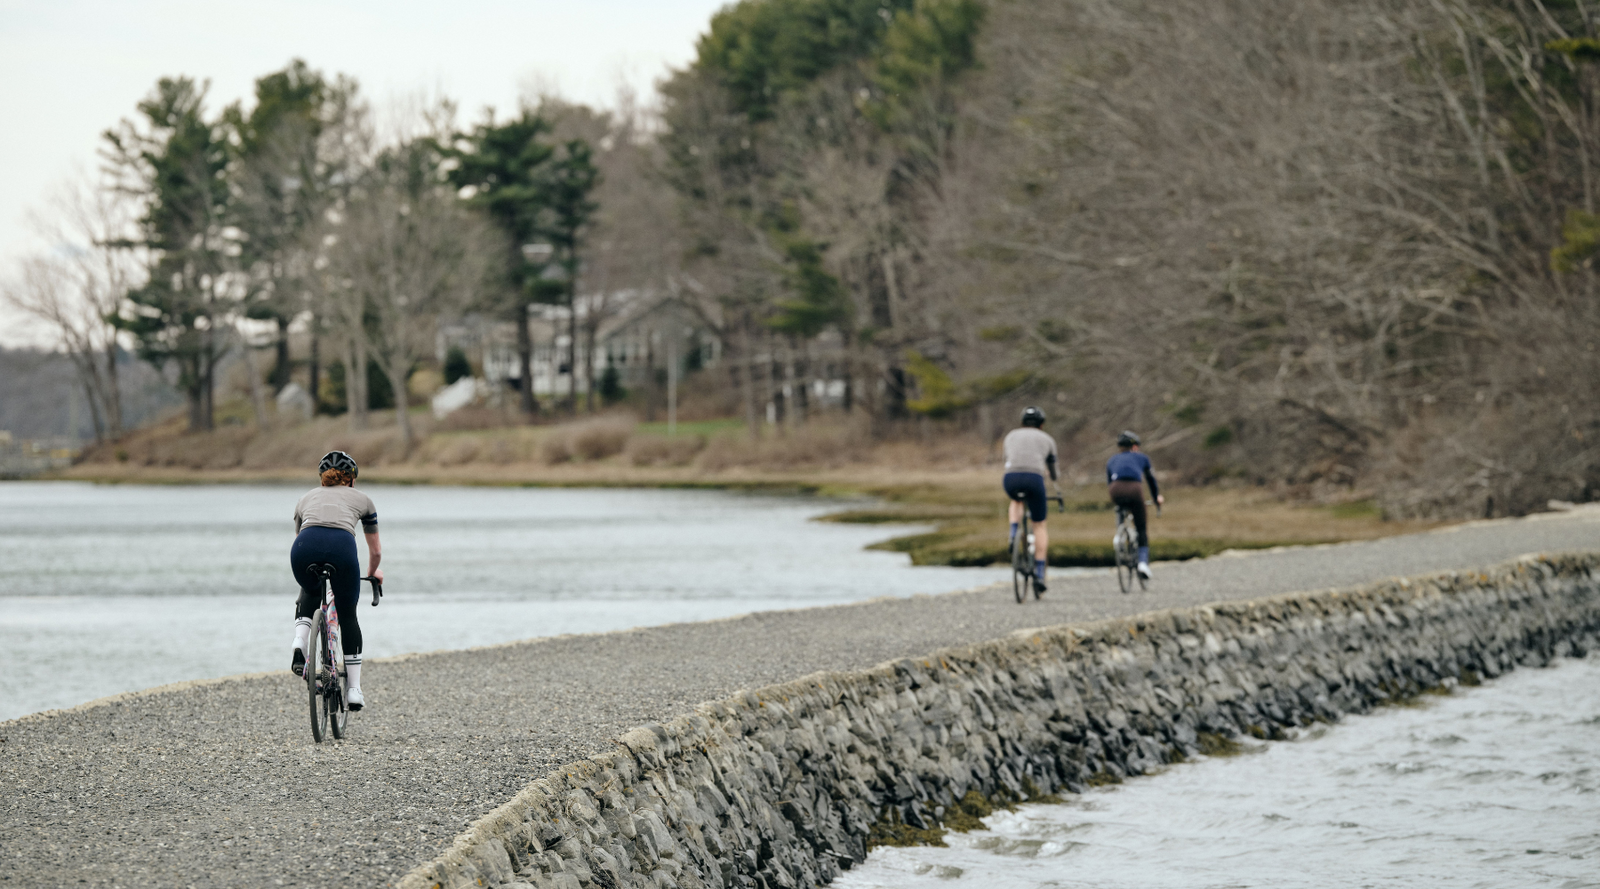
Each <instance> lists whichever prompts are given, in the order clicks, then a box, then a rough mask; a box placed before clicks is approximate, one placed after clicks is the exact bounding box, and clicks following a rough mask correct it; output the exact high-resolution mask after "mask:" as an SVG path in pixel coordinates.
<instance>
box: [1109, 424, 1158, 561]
mask: <svg viewBox="0 0 1600 889" xmlns="http://www.w3.org/2000/svg"><path fill="white" fill-rule="evenodd" d="M1145 482H1149V483H1150V496H1151V497H1152V498H1154V499H1155V501H1156V503H1158V504H1161V503H1166V502H1167V501H1166V498H1164V497H1162V496H1161V488H1160V487H1159V486H1158V485H1157V484H1156V474H1155V473H1154V472H1152V471H1151V469H1150V458H1149V457H1146V456H1145V455H1144V453H1143V452H1142V451H1140V450H1139V436H1137V435H1134V434H1133V433H1132V432H1124V433H1122V434H1121V435H1119V436H1117V453H1116V454H1113V455H1112V457H1111V459H1110V460H1107V461H1106V485H1107V486H1108V490H1109V492H1110V494H1111V502H1112V503H1114V504H1116V505H1117V506H1120V507H1122V508H1123V509H1125V510H1127V511H1128V512H1131V513H1133V523H1134V526H1135V527H1136V528H1137V529H1138V531H1139V575H1140V576H1141V577H1144V578H1145V579H1146V580H1148V579H1149V578H1150V532H1149V529H1148V516H1146V514H1145V511H1144V484H1145Z"/></svg>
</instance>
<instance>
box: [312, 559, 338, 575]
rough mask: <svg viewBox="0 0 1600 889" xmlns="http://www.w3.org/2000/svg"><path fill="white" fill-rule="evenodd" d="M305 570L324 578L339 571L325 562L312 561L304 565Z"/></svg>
mask: <svg viewBox="0 0 1600 889" xmlns="http://www.w3.org/2000/svg"><path fill="white" fill-rule="evenodd" d="M306 570H307V571H310V572H311V573H312V574H315V575H316V576H318V577H321V578H325V579H326V578H330V577H333V576H334V575H335V574H338V573H339V569H337V568H335V567H333V566H332V565H330V564H328V563H327V562H312V563H311V564H309V565H307V566H306Z"/></svg>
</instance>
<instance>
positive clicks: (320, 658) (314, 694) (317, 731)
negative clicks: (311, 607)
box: [305, 608, 330, 744]
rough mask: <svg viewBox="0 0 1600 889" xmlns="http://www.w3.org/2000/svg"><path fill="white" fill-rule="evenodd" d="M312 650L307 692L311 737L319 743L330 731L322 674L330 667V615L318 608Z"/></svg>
mask: <svg viewBox="0 0 1600 889" xmlns="http://www.w3.org/2000/svg"><path fill="white" fill-rule="evenodd" d="M309 641H310V646H309V647H310V649H311V650H310V651H308V652H306V667H305V677H306V692H307V697H308V698H309V699H310V704H311V737H312V739H313V740H315V741H316V742H317V743H318V744H321V743H322V739H323V737H324V736H326V735H327V733H328V711H327V709H326V707H325V706H324V703H323V696H322V678H321V677H322V675H323V673H325V672H327V671H328V670H329V669H330V668H329V666H328V663H327V652H328V617H327V615H325V614H323V613H322V609H320V608H319V609H317V613H316V614H313V615H312V616H311V638H310V640H309Z"/></svg>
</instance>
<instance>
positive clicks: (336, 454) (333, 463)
mask: <svg viewBox="0 0 1600 889" xmlns="http://www.w3.org/2000/svg"><path fill="white" fill-rule="evenodd" d="M330 469H337V470H339V471H340V472H348V473H350V477H351V478H355V477H356V476H358V475H360V474H361V470H359V469H357V468H356V458H354V457H352V456H350V455H349V454H346V453H345V452H344V451H329V452H328V453H326V454H324V455H323V457H322V465H320V466H318V467H317V472H318V473H319V474H320V473H324V472H327V471H328V470H330Z"/></svg>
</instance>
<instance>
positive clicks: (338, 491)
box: [289, 451, 383, 710]
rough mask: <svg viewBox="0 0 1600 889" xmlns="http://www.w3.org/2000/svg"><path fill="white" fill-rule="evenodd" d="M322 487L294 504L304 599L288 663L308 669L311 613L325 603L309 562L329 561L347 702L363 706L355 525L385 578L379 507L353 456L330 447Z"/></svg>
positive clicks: (295, 560) (370, 561) (294, 557)
mask: <svg viewBox="0 0 1600 889" xmlns="http://www.w3.org/2000/svg"><path fill="white" fill-rule="evenodd" d="M317 471H318V472H320V473H321V474H322V487H320V488H314V489H312V490H311V491H309V492H307V493H306V495H305V496H303V497H301V498H300V502H299V503H296V504H295V507H294V530H295V538H294V546H293V547H291V548H290V549H289V564H290V565H291V566H292V567H293V568H294V579H295V581H296V582H298V583H299V584H300V601H299V602H298V603H296V604H295V611H294V657H293V660H292V661H291V662H290V665H289V668H290V669H292V670H294V672H295V675H296V676H299V675H301V674H302V673H303V672H304V667H305V662H306V645H307V642H308V640H309V638H310V636H311V615H312V614H314V613H315V612H316V610H317V609H318V608H319V607H321V605H322V579H321V578H320V577H317V576H316V575H314V574H312V573H311V571H310V568H309V566H310V565H312V564H313V563H316V562H325V563H327V564H330V565H332V566H333V567H334V569H335V572H334V575H333V601H334V607H336V608H338V609H339V637H340V641H341V642H342V646H341V647H342V648H343V649H344V665H345V671H346V674H347V676H348V677H349V689H348V690H347V692H346V703H347V704H348V705H349V706H350V709H351V710H360V709H361V708H362V707H363V706H364V705H365V704H366V700H365V699H364V698H363V697H362V695H361V624H360V622H359V621H357V620H356V602H357V601H359V600H360V598H361V570H360V569H361V563H360V561H359V559H358V556H357V553H356V525H357V524H359V525H361V530H362V531H364V532H366V537H367V574H369V575H371V576H372V577H374V578H377V580H378V582H379V583H382V582H383V569H381V568H379V567H378V562H379V561H380V560H381V559H382V558H383V549H382V547H381V546H379V544H378V510H377V507H375V506H373V505H372V498H371V497H368V496H367V495H366V494H363V493H361V492H360V491H357V490H356V489H355V482H356V475H357V474H358V473H359V472H360V470H359V469H358V468H357V467H356V461H355V458H353V457H351V456H350V455H349V454H346V453H345V452H344V451H329V452H328V454H327V455H326V456H324V457H323V458H322V463H321V465H319V466H318V467H317Z"/></svg>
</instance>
